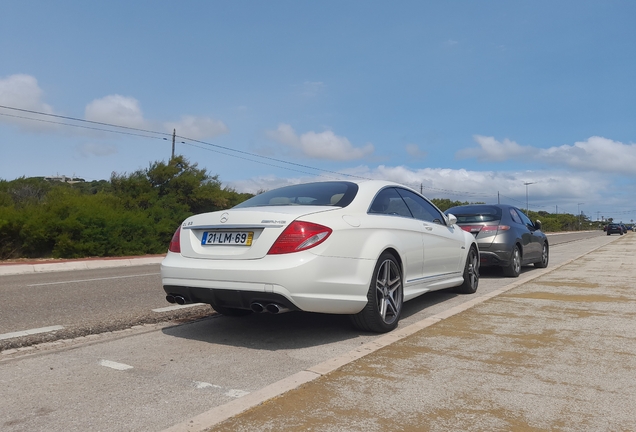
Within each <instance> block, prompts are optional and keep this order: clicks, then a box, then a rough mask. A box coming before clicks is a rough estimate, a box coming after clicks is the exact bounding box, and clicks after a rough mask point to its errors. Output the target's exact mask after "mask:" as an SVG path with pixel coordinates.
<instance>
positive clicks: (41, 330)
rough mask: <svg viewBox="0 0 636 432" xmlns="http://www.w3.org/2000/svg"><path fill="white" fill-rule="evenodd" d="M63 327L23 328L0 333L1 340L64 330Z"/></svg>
mask: <svg viewBox="0 0 636 432" xmlns="http://www.w3.org/2000/svg"><path fill="white" fill-rule="evenodd" d="M63 328H64V327H62V326H61V325H56V326H50V327H41V328H36V329H31V330H22V331H17V332H13V333H5V334H0V340H3V339H11V338H16V337H21V336H29V335H33V334H38V333H48V332H52V331H55V330H62V329H63Z"/></svg>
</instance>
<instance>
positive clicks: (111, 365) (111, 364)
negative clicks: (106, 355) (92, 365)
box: [99, 360, 133, 371]
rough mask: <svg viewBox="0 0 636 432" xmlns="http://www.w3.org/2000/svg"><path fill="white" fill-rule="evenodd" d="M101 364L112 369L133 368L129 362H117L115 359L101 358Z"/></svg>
mask: <svg viewBox="0 0 636 432" xmlns="http://www.w3.org/2000/svg"><path fill="white" fill-rule="evenodd" d="M99 365H100V366H106V367H107V368H111V369H115V370H120V371H123V370H128V369H132V368H133V367H132V366H129V365H127V364H124V363H117V362H114V361H110V360H100V361H99Z"/></svg>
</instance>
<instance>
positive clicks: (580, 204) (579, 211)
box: [576, 203, 585, 231]
mask: <svg viewBox="0 0 636 432" xmlns="http://www.w3.org/2000/svg"><path fill="white" fill-rule="evenodd" d="M583 204H585V203H578V204H577V205H576V210H577V211H578V213H579V231H581V210H580V209H581V206H582V205H583Z"/></svg>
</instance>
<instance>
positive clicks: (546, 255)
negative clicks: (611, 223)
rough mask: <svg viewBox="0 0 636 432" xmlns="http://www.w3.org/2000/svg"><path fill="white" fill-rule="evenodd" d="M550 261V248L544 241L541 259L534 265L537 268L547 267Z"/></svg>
mask: <svg viewBox="0 0 636 432" xmlns="http://www.w3.org/2000/svg"><path fill="white" fill-rule="evenodd" d="M549 261H550V248H549V247H548V244H547V243H543V247H542V248H541V261H537V262H536V263H534V266H535V267H537V268H546V267H547V266H548V262H549Z"/></svg>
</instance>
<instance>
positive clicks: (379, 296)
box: [351, 253, 404, 333]
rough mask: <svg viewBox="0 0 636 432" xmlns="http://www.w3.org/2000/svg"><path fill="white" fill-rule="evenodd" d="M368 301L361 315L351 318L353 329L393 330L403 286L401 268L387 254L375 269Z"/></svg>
mask: <svg viewBox="0 0 636 432" xmlns="http://www.w3.org/2000/svg"><path fill="white" fill-rule="evenodd" d="M367 300H368V301H367V304H366V306H365V307H364V309H362V311H360V312H358V313H357V314H355V315H351V322H352V323H353V325H354V326H355V327H356V328H358V329H360V330H363V331H371V332H376V333H386V332H389V331H391V330H394V329H395V328H396V327H397V325H398V322H399V321H400V316H401V314H402V304H403V302H404V286H403V283H402V271H401V270H400V266H399V265H398V262H397V261H396V259H395V257H394V256H393V255H391V254H390V253H383V254H382V255H381V256H380V259H378V262H377V264H376V265H375V269H374V270H373V276H372V278H371V284H370V285H369V291H368V293H367Z"/></svg>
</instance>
